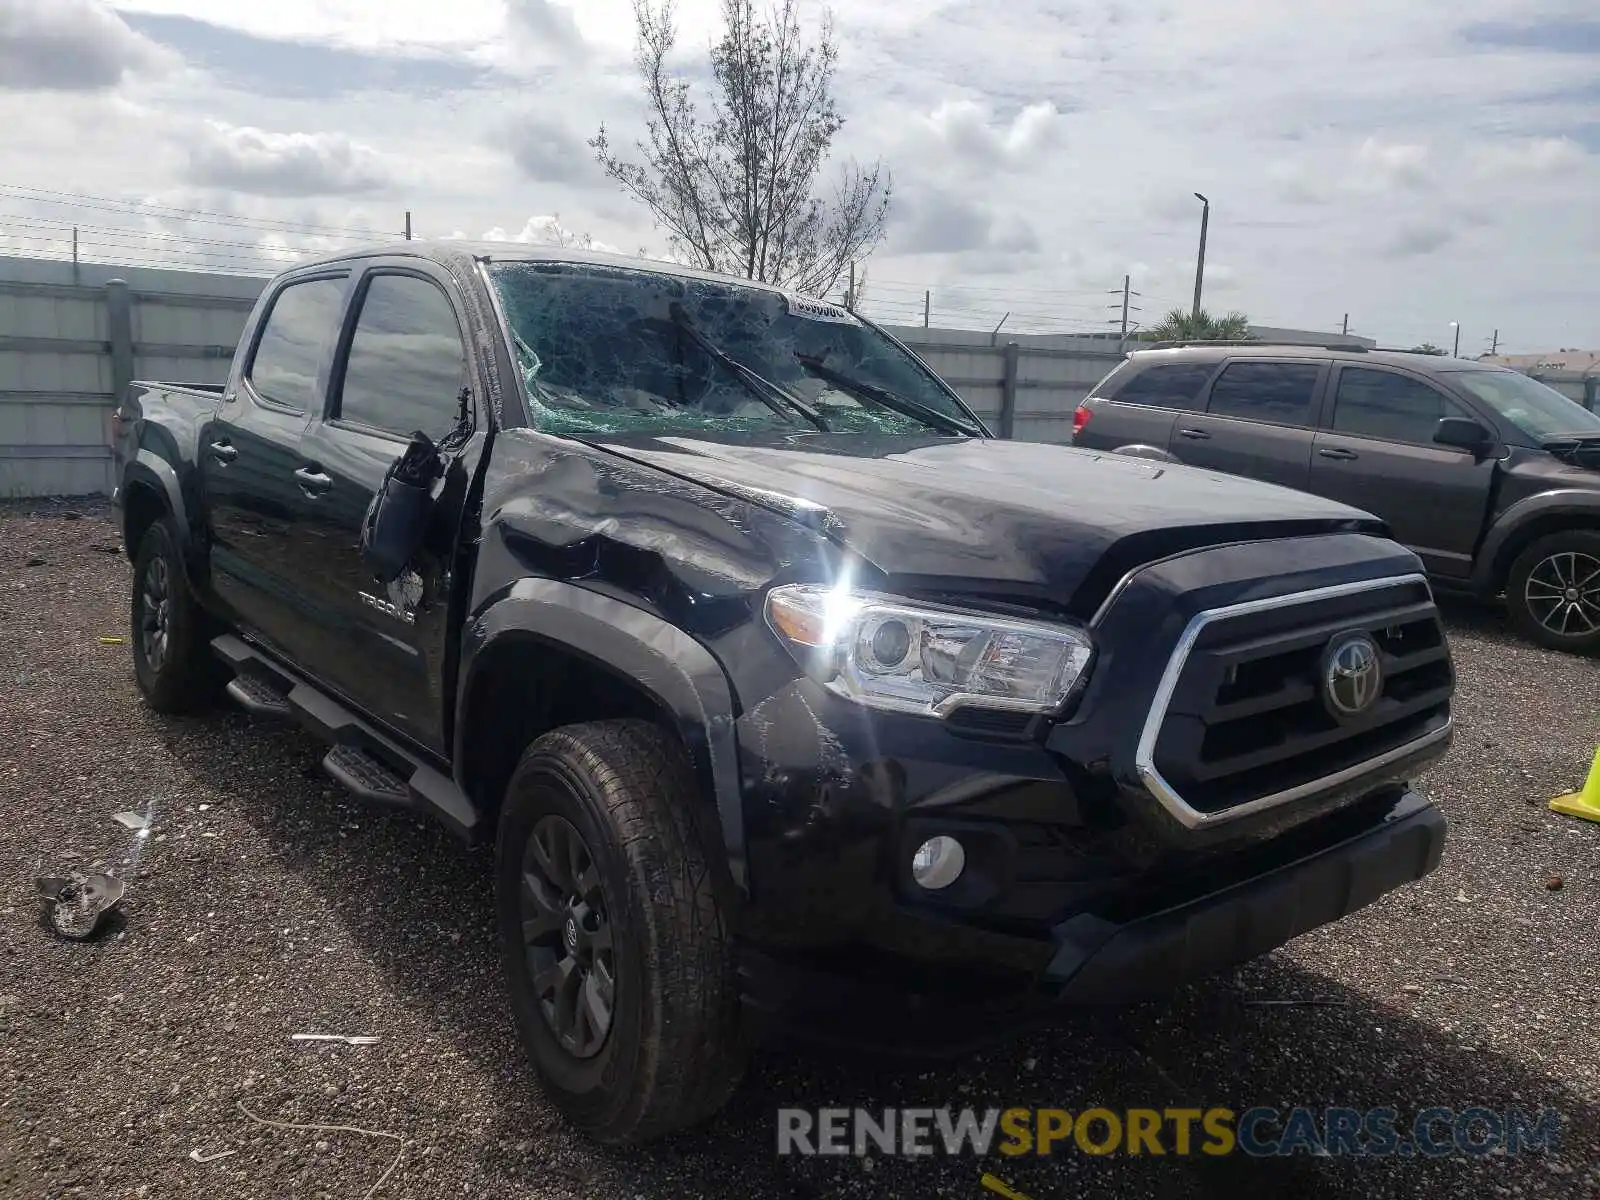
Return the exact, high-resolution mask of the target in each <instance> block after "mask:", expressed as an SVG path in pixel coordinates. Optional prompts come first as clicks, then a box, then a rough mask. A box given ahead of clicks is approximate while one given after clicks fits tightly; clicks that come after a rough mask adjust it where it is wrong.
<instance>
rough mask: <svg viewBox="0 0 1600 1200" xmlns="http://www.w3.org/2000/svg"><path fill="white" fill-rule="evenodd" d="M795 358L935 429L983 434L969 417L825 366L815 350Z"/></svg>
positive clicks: (833, 381) (817, 372)
mask: <svg viewBox="0 0 1600 1200" xmlns="http://www.w3.org/2000/svg"><path fill="white" fill-rule="evenodd" d="M795 359H796V361H798V362H799V363H800V365H801V366H802V367H804V368H805V369H806V370H808V371H810V372H811V373H812V374H814V375H819V376H821V377H822V378H823V379H826V380H827V381H828V382H829V383H831V384H834V385H835V386H837V387H841V388H844V389H845V391H848V392H854V393H855V394H856V395H858V396H862V397H865V398H866V399H868V400H873V401H876V402H877V403H879V404H881V405H883V406H884V407H885V408H889V409H893V410H894V411H895V412H897V413H899V414H900V415H901V416H903V417H911V418H912V419H913V420H917V421H921V422H922V423H923V424H924V425H932V426H933V427H934V428H935V429H942V430H943V431H944V432H945V433H954V434H960V435H962V436H964V437H982V436H983V435H982V433H981V432H980V431H979V430H977V429H974V428H973V427H972V426H971V425H968V424H967V423H966V422H965V421H962V420H959V419H957V418H955V417H951V416H946V415H945V414H944V413H942V412H940V411H939V410H938V409H936V408H933V407H931V406H929V405H927V404H924V403H922V401H920V400H913V399H911V398H910V397H909V396H902V395H900V394H899V393H898V392H891V391H890V390H889V389H888V388H886V387H879V386H878V385H877V384H875V383H867V382H865V381H864V380H860V379H854V378H852V377H851V376H849V375H846V374H845V373H844V372H843V371H836V370H834V368H832V367H829V366H824V365H823V361H822V359H821V357H819V356H818V355H815V354H801V353H799V352H796V353H795Z"/></svg>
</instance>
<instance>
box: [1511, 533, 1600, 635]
mask: <svg viewBox="0 0 1600 1200" xmlns="http://www.w3.org/2000/svg"><path fill="white" fill-rule="evenodd" d="M1522 598H1523V602H1524V603H1525V604H1526V605H1527V606H1528V611H1529V612H1530V613H1531V614H1532V615H1533V619H1534V620H1535V621H1537V622H1539V624H1540V625H1542V626H1544V628H1545V629H1547V630H1549V631H1550V632H1551V633H1553V634H1555V635H1557V636H1558V637H1586V636H1588V635H1589V634H1592V633H1595V632H1596V631H1597V630H1600V558H1596V557H1595V556H1594V555H1592V554H1584V553H1582V552H1580V551H1576V550H1564V551H1562V552H1561V553H1559V554H1552V555H1550V556H1549V557H1548V558H1545V559H1543V560H1541V561H1540V562H1539V563H1538V565H1537V566H1535V567H1534V568H1533V570H1532V571H1530V572H1529V573H1528V581H1527V583H1526V584H1525V585H1524V586H1523V589H1522Z"/></svg>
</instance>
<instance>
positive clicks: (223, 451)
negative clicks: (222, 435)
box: [209, 442, 239, 463]
mask: <svg viewBox="0 0 1600 1200" xmlns="http://www.w3.org/2000/svg"><path fill="white" fill-rule="evenodd" d="M209 449H210V451H211V457H212V458H214V459H216V460H217V461H218V462H225V463H229V462H232V461H233V460H234V459H236V458H238V457H239V452H238V451H237V450H235V449H234V448H233V447H232V446H231V445H229V444H228V443H227V442H212V443H211V445H210V447H209Z"/></svg>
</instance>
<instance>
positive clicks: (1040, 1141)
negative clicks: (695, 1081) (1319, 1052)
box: [778, 1107, 1561, 1158]
mask: <svg viewBox="0 0 1600 1200" xmlns="http://www.w3.org/2000/svg"><path fill="white" fill-rule="evenodd" d="M1560 1130H1561V1119H1560V1115H1559V1114H1558V1113H1557V1112H1555V1111H1554V1110H1553V1109H1539V1110H1537V1111H1535V1112H1529V1111H1525V1110H1523V1109H1515V1108H1514V1109H1507V1110H1497V1109H1491V1108H1482V1107H1472V1108H1463V1109H1459V1110H1457V1109H1451V1108H1443V1107H1434V1108H1424V1109H1422V1110H1420V1111H1418V1112H1417V1113H1416V1114H1415V1115H1413V1116H1411V1117H1410V1118H1409V1119H1404V1118H1402V1116H1401V1114H1400V1112H1399V1110H1397V1109H1393V1108H1372V1109H1365V1110H1362V1109H1355V1108H1267V1107H1256V1108H1248V1109H1245V1110H1243V1111H1242V1112H1241V1111H1237V1110H1234V1109H1231V1108H1205V1109H1201V1108H1128V1109H1120V1110H1112V1109H1109V1108H1087V1109H1083V1110H1081V1111H1077V1112H1074V1111H1073V1110H1070V1109H1065V1108H1006V1109H999V1108H990V1109H973V1108H948V1107H946V1108H900V1109H895V1108H885V1109H879V1110H868V1109H859V1108H857V1109H851V1108H823V1109H816V1110H812V1109H803V1108H782V1109H779V1110H778V1153H779V1154H780V1155H793V1154H801V1155H816V1154H821V1155H840V1156H849V1155H855V1156H863V1155H867V1154H883V1155H905V1156H915V1155H927V1154H940V1153H943V1154H946V1155H974V1156H978V1157H985V1156H988V1155H991V1154H1002V1155H1007V1156H1012V1157H1016V1156H1020V1155H1050V1154H1066V1153H1082V1154H1095V1155H1103V1154H1129V1155H1168V1154H1170V1155H1175V1156H1179V1157H1183V1156H1187V1155H1194V1154H1202V1155H1211V1156H1218V1157H1220V1156H1223V1155H1231V1154H1246V1155H1250V1156H1252V1157H1283V1156H1289V1155H1294V1154H1301V1153H1304V1154H1312V1155H1332V1156H1335V1157H1346V1156H1353V1157H1379V1158H1381V1157H1389V1156H1398V1157H1401V1158H1409V1157H1412V1156H1421V1157H1428V1158H1437V1157H1444V1156H1447V1155H1466V1156H1469V1157H1479V1156H1482V1155H1485V1154H1491V1153H1496V1152H1498V1153H1502V1154H1511V1155H1516V1154H1523V1153H1527V1152H1530V1151H1538V1152H1541V1153H1547V1154H1552V1155H1553V1154H1555V1153H1556V1151H1557V1150H1558V1149H1559V1145H1560Z"/></svg>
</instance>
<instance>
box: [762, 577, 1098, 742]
mask: <svg viewBox="0 0 1600 1200" xmlns="http://www.w3.org/2000/svg"><path fill="white" fill-rule="evenodd" d="M767 623H768V624H769V625H771V626H772V629H773V631H774V632H775V633H777V635H778V636H779V637H780V638H781V639H782V640H783V642H784V643H785V645H787V646H788V647H789V648H790V650H791V651H792V652H793V653H794V654H795V656H796V657H797V658H798V659H799V660H800V662H801V663H802V664H803V665H804V666H805V668H806V670H807V672H808V673H809V674H810V675H811V676H812V677H813V678H815V679H816V680H817V681H818V682H820V683H822V684H824V685H825V686H827V687H828V688H829V689H830V690H832V691H834V692H836V693H838V694H839V695H842V696H847V697H849V698H850V699H852V700H856V701H859V702H860V703H862V704H865V705H868V706H870V707H872V708H884V709H892V710H894V711H896V712H913V713H924V714H928V715H931V716H941V717H942V716H945V715H947V714H948V713H950V712H952V711H953V710H955V709H958V708H989V709H1003V710H1007V711H1012V712H1040V713H1048V712H1054V711H1056V710H1057V709H1059V708H1060V707H1061V706H1062V705H1063V704H1065V703H1066V701H1067V698H1068V697H1069V696H1070V695H1071V694H1072V692H1073V689H1074V688H1075V687H1076V686H1077V684H1078V681H1079V679H1080V678H1081V677H1082V676H1083V673H1084V670H1085V669H1086V668H1087V667H1088V665H1089V660H1090V658H1091V657H1092V656H1093V653H1094V647H1093V645H1092V643H1091V642H1090V641H1089V637H1088V635H1087V634H1086V633H1083V632H1082V631H1080V630H1077V629H1073V628H1070V627H1068V626H1065V625H1049V624H1045V623H1044V622H1042V621H1019V620H1008V619H1006V618H1004V617H991V616H988V615H985V614H983V613H973V612H962V611H957V610H947V609H940V608H937V607H934V606H931V605H923V604H917V603H913V602H910V601H905V600H899V599H896V598H894V597H892V596H874V595H863V594H860V593H856V592H851V591H848V590H845V589H840V588H829V587H823V586H820V585H817V584H787V585H785V586H783V587H776V588H773V589H772V591H770V592H768V593H767Z"/></svg>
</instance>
